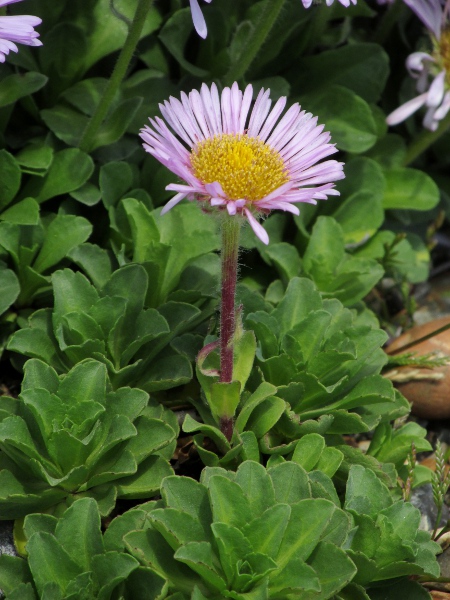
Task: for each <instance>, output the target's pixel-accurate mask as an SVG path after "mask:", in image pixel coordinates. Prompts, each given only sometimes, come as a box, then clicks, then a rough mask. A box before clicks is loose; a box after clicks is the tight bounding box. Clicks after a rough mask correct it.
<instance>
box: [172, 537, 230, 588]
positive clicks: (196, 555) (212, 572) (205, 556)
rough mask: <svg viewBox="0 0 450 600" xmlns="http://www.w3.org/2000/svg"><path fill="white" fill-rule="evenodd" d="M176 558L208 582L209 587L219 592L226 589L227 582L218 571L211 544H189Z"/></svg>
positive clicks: (178, 552)
mask: <svg viewBox="0 0 450 600" xmlns="http://www.w3.org/2000/svg"><path fill="white" fill-rule="evenodd" d="M174 558H175V559H176V560H179V561H180V562H183V563H184V564H186V565H188V566H189V567H190V568H191V569H192V570H193V571H195V572H196V573H198V574H199V575H200V576H201V577H202V579H204V580H205V581H206V582H207V584H208V587H212V588H213V589H214V590H218V591H219V592H223V591H224V590H225V589H226V583H225V581H224V580H223V579H222V577H221V576H220V575H219V573H218V572H217V571H216V567H215V565H214V562H215V561H214V560H213V551H212V547H211V544H210V543H209V542H189V543H188V544H186V545H184V546H182V547H181V548H179V550H177V551H176V552H175V554H174Z"/></svg>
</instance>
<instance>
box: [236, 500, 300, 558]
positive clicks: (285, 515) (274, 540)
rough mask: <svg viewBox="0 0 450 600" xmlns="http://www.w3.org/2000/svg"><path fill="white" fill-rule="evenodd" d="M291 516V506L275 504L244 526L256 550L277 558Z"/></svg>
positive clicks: (247, 536) (248, 538)
mask: <svg viewBox="0 0 450 600" xmlns="http://www.w3.org/2000/svg"><path fill="white" fill-rule="evenodd" d="M290 516H291V507H290V506H289V505H288V504H275V505H273V506H271V507H270V508H268V509H267V510H266V511H265V512H264V513H263V514H262V515H261V516H258V517H257V518H256V519H253V521H250V523H248V524H247V525H246V526H245V527H244V529H243V533H244V535H245V537H246V538H247V540H248V541H249V542H250V543H251V545H252V547H253V550H254V552H260V553H261V554H266V555H267V556H269V557H270V558H273V559H274V560H277V556H278V552H279V550H280V546H281V543H282V541H283V538H284V535H285V532H286V528H287V526H288V522H289V519H290Z"/></svg>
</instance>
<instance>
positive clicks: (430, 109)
mask: <svg viewBox="0 0 450 600" xmlns="http://www.w3.org/2000/svg"><path fill="white" fill-rule="evenodd" d="M405 4H407V5H408V6H409V8H411V10H412V11H414V13H415V14H416V15H417V16H418V17H419V19H420V20H421V21H422V23H423V24H424V25H425V27H426V28H427V30H428V33H429V34H430V38H431V42H432V47H433V49H432V51H431V52H413V53H412V54H410V55H409V56H408V58H407V60H406V67H407V69H408V71H409V73H410V75H411V77H414V78H415V79H417V83H416V89H417V91H418V92H419V95H418V96H416V97H415V98H413V99H412V100H409V101H408V102H405V104H402V106H400V107H399V108H397V109H396V110H394V111H393V112H392V113H391V114H390V115H389V116H388V117H387V119H386V122H387V123H388V125H397V124H398V123H401V122H402V121H404V120H405V119H407V118H408V117H409V116H411V115H412V114H413V113H415V112H416V111H417V110H418V109H419V108H421V107H422V106H425V107H426V108H427V111H426V113H425V117H424V119H423V126H424V127H425V128H426V129H430V130H431V131H435V130H436V129H437V128H438V126H439V121H441V119H443V118H444V117H445V116H446V115H447V113H448V111H449V110H450V26H449V20H448V11H449V7H450V2H449V1H447V3H446V5H445V6H442V4H441V2H440V0H405Z"/></svg>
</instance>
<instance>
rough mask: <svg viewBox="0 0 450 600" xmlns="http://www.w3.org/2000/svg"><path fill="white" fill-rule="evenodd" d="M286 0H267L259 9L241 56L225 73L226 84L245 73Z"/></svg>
mask: <svg viewBox="0 0 450 600" xmlns="http://www.w3.org/2000/svg"><path fill="white" fill-rule="evenodd" d="M284 1H285V0H266V1H265V3H264V4H263V6H262V7H261V8H260V9H259V18H258V20H257V22H256V23H255V24H254V28H253V29H252V30H251V31H250V32H249V35H248V36H247V38H246V40H245V42H244V43H243V44H242V46H241V51H240V53H239V56H237V57H236V58H235V60H234V62H233V63H232V64H231V66H230V69H229V71H228V73H227V74H226V75H225V79H224V84H225V85H231V84H232V83H233V82H234V81H239V80H240V79H242V77H243V76H244V75H245V73H246V72H247V70H248V69H249V67H250V65H251V64H252V62H253V61H254V59H255V56H256V55H257V54H258V52H259V50H260V49H261V47H262V45H263V44H264V42H265V41H266V38H267V36H268V35H269V33H270V30H271V29H272V27H273V26H274V24H275V22H276V20H277V19H278V16H279V14H280V12H281V9H282V7H283V4H284Z"/></svg>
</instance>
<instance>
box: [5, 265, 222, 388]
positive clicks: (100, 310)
mask: <svg viewBox="0 0 450 600" xmlns="http://www.w3.org/2000/svg"><path fill="white" fill-rule="evenodd" d="M52 283H53V291H54V298H55V301H54V308H53V309H50V308H46V309H41V310H38V311H36V312H35V313H33V314H32V315H31V317H30V318H29V321H28V326H27V327H25V328H23V329H21V330H19V331H17V332H16V333H15V334H14V335H13V337H12V338H11V340H10V342H9V344H8V348H9V350H13V351H15V352H18V353H20V354H24V355H25V356H29V357H32V358H39V359H41V360H43V361H45V362H47V363H48V364H50V365H51V366H52V367H53V368H54V369H55V370H56V371H58V372H59V373H65V372H67V371H69V370H70V369H71V368H72V367H73V366H74V365H76V364H77V363H78V362H80V361H82V360H84V359H88V358H94V359H96V360H99V361H101V362H103V363H104V364H105V365H106V367H107V369H108V373H109V377H110V380H111V384H112V385H113V387H114V388H116V389H117V388H119V387H121V386H124V385H131V386H133V387H138V388H140V389H144V390H145V391H147V392H153V391H157V390H166V389H169V388H172V387H175V386H178V385H182V384H185V383H187V382H189V381H190V379H191V378H192V367H191V362H192V360H193V359H194V357H195V352H196V349H197V346H198V345H199V343H198V342H199V339H200V340H201V338H199V337H198V336H196V335H195V334H194V333H193V331H195V328H196V327H197V326H198V325H199V324H200V323H202V322H203V321H204V320H205V319H206V318H208V317H209V316H210V315H211V312H212V311H213V310H214V309H213V308H212V306H209V307H208V308H207V309H204V310H200V309H199V308H197V307H196V306H194V305H191V304H187V303H186V302H176V301H169V302H166V303H165V304H163V305H161V306H159V308H158V310H157V309H154V308H145V302H146V295H147V291H148V288H149V278H148V275H147V272H146V270H145V269H144V267H143V266H142V265H138V264H128V265H125V266H123V267H121V268H119V269H117V270H116V271H114V272H113V273H112V274H111V275H110V276H109V277H108V278H107V279H106V281H104V282H103V283H102V285H101V286H100V287H99V289H97V287H96V286H94V285H92V284H91V283H90V282H89V280H88V279H87V277H85V276H84V275H83V274H82V273H79V272H78V273H75V272H73V271H72V270H70V269H63V270H61V271H57V272H56V273H54V274H53V276H52Z"/></svg>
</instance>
